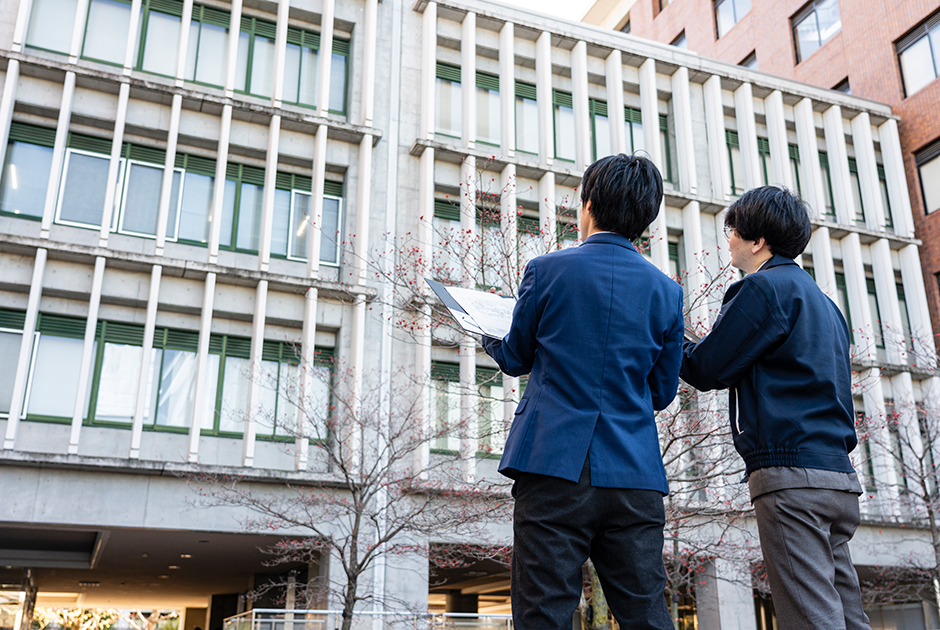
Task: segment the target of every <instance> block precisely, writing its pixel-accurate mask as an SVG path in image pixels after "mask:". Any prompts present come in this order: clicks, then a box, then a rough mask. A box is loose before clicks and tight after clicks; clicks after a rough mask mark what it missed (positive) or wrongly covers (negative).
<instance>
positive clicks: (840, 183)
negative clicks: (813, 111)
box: [801, 105, 855, 225]
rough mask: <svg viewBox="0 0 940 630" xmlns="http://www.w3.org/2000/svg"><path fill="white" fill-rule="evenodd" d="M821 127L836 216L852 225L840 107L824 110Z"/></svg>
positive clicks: (849, 183) (850, 192)
mask: <svg viewBox="0 0 940 630" xmlns="http://www.w3.org/2000/svg"><path fill="white" fill-rule="evenodd" d="M823 128H824V129H825V132H826V154H827V157H828V159H829V176H830V178H831V179H832V196H833V199H834V201H835V210H836V218H837V220H838V221H839V223H841V224H843V225H852V223H853V222H854V219H855V201H854V199H853V197H852V180H851V178H850V177H849V157H848V153H847V151H846V148H845V124H844V121H843V120H842V108H841V107H839V106H838V105H833V106H832V107H830V108H829V109H827V110H826V112H825V113H824V114H823ZM801 157H802V156H801Z"/></svg>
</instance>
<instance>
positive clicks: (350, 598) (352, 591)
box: [342, 580, 359, 630]
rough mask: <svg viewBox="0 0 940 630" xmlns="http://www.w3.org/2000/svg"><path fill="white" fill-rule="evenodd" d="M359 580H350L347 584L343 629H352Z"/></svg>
mask: <svg viewBox="0 0 940 630" xmlns="http://www.w3.org/2000/svg"><path fill="white" fill-rule="evenodd" d="M358 584H359V582H358V580H350V581H349V583H347V584H346V595H345V597H344V600H345V601H344V602H343V625H342V630H352V622H353V609H354V608H355V606H356V590H357V587H358Z"/></svg>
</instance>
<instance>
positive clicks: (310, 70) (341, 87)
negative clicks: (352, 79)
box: [283, 28, 349, 114]
mask: <svg viewBox="0 0 940 630" xmlns="http://www.w3.org/2000/svg"><path fill="white" fill-rule="evenodd" d="M319 50H320V34H319V33H311V32H309V31H304V30H301V29H298V28H288V29H287V57H286V59H285V67H284V94H283V100H284V102H285V103H296V104H298V105H309V106H311V107H314V106H316V104H317V71H318V69H319V64H318V57H319V54H320V53H319ZM331 55H332V56H331V57H330V102H329V108H330V112H332V113H334V114H345V113H346V73H347V70H348V67H349V42H348V41H346V40H343V39H335V38H334V39H333V51H332V53H331Z"/></svg>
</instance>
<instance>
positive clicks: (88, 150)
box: [56, 133, 124, 228]
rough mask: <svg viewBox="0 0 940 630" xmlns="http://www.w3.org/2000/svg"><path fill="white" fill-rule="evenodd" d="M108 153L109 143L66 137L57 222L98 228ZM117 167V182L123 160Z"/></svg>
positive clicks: (78, 137)
mask: <svg viewBox="0 0 940 630" xmlns="http://www.w3.org/2000/svg"><path fill="white" fill-rule="evenodd" d="M110 153H111V141H110V140H105V139H102V138H92V137H90V136H82V135H79V134H76V133H70V134H69V138H68V149H67V150H66V153H65V163H64V166H63V174H62V182H61V184H60V187H59V199H58V205H57V207H56V222H58V223H63V224H66V225H74V226H78V227H88V228H100V227H101V217H102V215H103V212H104V200H105V194H106V192H107V191H106V189H107V184H108V169H109V168H110V165H111V156H110ZM120 165H121V168H119V169H118V182H120V181H121V179H122V178H123V167H124V160H123V159H121V163H120ZM115 219H117V216H116V215H114V216H112V220H115ZM112 227H114V226H113V224H112Z"/></svg>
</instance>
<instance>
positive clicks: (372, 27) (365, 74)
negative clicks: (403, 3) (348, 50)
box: [362, 0, 379, 127]
mask: <svg viewBox="0 0 940 630" xmlns="http://www.w3.org/2000/svg"><path fill="white" fill-rule="evenodd" d="M378 12H379V0H366V10H365V33H364V35H365V36H364V40H365V51H364V52H363V55H362V125H363V126H364V127H371V126H372V118H373V117H374V116H375V46H376V42H377V41H378V37H377V35H376V31H377V29H378V21H379V17H378Z"/></svg>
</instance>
